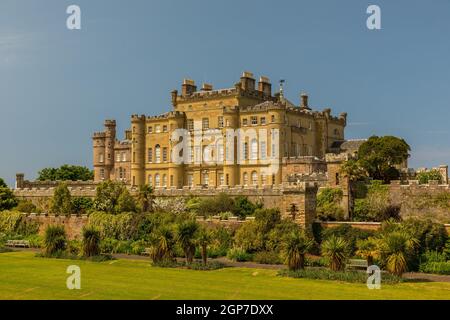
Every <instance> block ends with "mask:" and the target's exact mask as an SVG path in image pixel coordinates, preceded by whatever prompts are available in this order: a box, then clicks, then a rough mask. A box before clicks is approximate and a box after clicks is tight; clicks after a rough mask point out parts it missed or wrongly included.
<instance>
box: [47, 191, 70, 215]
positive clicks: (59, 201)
mask: <svg viewBox="0 0 450 320" xmlns="http://www.w3.org/2000/svg"><path fill="white" fill-rule="evenodd" d="M51 210H52V212H54V213H58V214H64V215H68V214H71V213H72V211H73V207H72V196H71V195H70V191H69V188H68V187H67V184H66V183H60V184H59V185H58V186H57V187H56V189H55V192H54V193H53V198H52V207H51Z"/></svg>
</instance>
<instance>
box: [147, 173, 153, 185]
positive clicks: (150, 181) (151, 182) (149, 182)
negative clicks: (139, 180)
mask: <svg viewBox="0 0 450 320" xmlns="http://www.w3.org/2000/svg"><path fill="white" fill-rule="evenodd" d="M148 185H149V186H150V187H151V186H152V185H153V179H152V175H151V174H149V175H148Z"/></svg>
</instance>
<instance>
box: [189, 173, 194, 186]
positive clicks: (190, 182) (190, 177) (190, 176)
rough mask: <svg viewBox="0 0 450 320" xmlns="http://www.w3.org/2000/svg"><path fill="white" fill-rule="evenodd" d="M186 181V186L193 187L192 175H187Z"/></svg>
mask: <svg viewBox="0 0 450 320" xmlns="http://www.w3.org/2000/svg"><path fill="white" fill-rule="evenodd" d="M187 180H188V186H189V187H193V186H194V176H193V175H192V174H188V176H187Z"/></svg>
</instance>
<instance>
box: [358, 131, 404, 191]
mask: <svg viewBox="0 0 450 320" xmlns="http://www.w3.org/2000/svg"><path fill="white" fill-rule="evenodd" d="M410 150H411V148H410V146H409V145H408V144H407V143H406V141H405V140H403V139H401V138H397V137H394V136H384V137H377V136H372V137H370V138H369V139H368V140H367V141H366V142H364V143H363V144H362V145H361V146H360V147H359V150H358V158H359V159H358V162H359V164H360V166H361V167H362V168H363V169H364V170H365V171H367V173H368V174H369V176H370V177H372V178H373V179H376V180H383V181H384V182H386V183H389V181H390V180H393V179H398V177H399V172H398V170H397V169H396V168H395V166H396V165H400V164H401V163H403V162H404V161H406V159H408V157H409V151H410Z"/></svg>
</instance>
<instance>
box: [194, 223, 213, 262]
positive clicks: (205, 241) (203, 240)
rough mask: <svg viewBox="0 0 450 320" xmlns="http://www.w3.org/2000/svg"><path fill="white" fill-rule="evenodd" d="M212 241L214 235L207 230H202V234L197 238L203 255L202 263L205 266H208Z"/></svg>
mask: <svg viewBox="0 0 450 320" xmlns="http://www.w3.org/2000/svg"><path fill="white" fill-rule="evenodd" d="M211 241H212V235H211V232H210V231H208V230H207V229H206V228H202V229H200V232H199V233H198V236H197V244H198V245H199V246H200V250H201V254H202V261H203V264H204V265H206V263H207V260H208V245H209V244H210V243H211Z"/></svg>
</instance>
